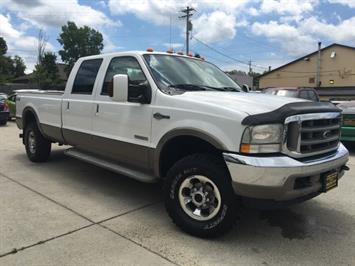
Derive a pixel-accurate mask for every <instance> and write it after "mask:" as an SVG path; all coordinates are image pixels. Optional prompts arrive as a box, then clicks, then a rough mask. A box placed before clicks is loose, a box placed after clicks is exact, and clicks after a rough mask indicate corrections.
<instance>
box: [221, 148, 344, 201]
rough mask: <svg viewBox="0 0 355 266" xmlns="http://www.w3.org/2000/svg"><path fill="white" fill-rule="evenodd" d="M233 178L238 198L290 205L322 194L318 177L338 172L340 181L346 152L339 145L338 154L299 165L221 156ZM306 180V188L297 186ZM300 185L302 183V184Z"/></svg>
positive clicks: (287, 159) (285, 158) (291, 161)
mask: <svg viewBox="0 0 355 266" xmlns="http://www.w3.org/2000/svg"><path fill="white" fill-rule="evenodd" d="M223 156H224V160H225V162H226V164H227V167H228V169H229V172H230V175H231V177H232V184H233V189H234V191H235V193H236V194H237V195H239V196H243V197H248V198H254V199H268V200H275V201H289V200H293V199H297V198H303V197H306V196H308V195H312V194H317V192H320V191H321V187H322V184H321V178H320V176H321V174H322V173H326V172H328V171H331V170H335V169H337V170H338V171H339V178H340V177H341V176H342V175H343V174H344V170H343V166H345V164H346V162H347V161H348V157H349V152H348V150H347V149H346V148H345V147H344V146H343V144H340V145H339V147H338V149H337V151H336V152H335V153H333V154H331V155H327V156H325V157H322V158H319V159H315V160H310V161H300V160H296V159H293V158H291V157H288V156H284V155H283V156H273V157H256V156H245V155H241V154H234V153H223ZM303 179H306V180H307V183H306V185H305V186H297V185H296V183H297V182H299V181H303ZM301 184H302V182H301Z"/></svg>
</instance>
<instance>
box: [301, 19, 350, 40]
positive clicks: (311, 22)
mask: <svg viewBox="0 0 355 266" xmlns="http://www.w3.org/2000/svg"><path fill="white" fill-rule="evenodd" d="M299 28H300V31H301V32H304V33H307V34H309V35H313V36H319V37H321V38H325V39H328V40H331V41H333V42H355V30H354V29H355V17H352V18H350V19H346V20H343V21H342V22H340V23H338V24H327V23H326V22H323V21H319V20H317V19H316V18H315V17H312V18H308V19H305V20H303V21H302V22H301V23H300V27H299Z"/></svg>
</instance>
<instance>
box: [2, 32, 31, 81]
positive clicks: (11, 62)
mask: <svg viewBox="0 0 355 266" xmlns="http://www.w3.org/2000/svg"><path fill="white" fill-rule="evenodd" d="M6 52H7V44H6V41H5V39H4V38H2V37H0V84H2V83H5V82H9V81H11V80H12V79H14V78H17V77H19V76H22V75H24V74H25V72H24V71H25V69H26V66H25V63H24V61H23V59H22V58H21V57H19V56H18V55H15V56H14V58H11V57H10V56H6Z"/></svg>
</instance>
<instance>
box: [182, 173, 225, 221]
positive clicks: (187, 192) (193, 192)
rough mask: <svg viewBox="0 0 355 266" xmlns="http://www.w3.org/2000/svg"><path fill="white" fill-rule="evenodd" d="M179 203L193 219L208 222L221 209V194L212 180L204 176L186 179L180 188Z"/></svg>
mask: <svg viewBox="0 0 355 266" xmlns="http://www.w3.org/2000/svg"><path fill="white" fill-rule="evenodd" d="M179 202H180V205H181V207H182V209H183V210H184V212H185V213H186V214H187V215H189V216H190V217H191V218H193V219H196V220H199V221H207V220H210V219H212V218H213V217H215V216H216V215H217V213H218V211H219V210H220V208H221V194H220V192H219V190H218V188H217V186H216V185H215V183H213V181H212V180H211V179H209V178H208V177H206V176H202V175H194V176H190V177H188V178H186V179H185V180H184V181H183V182H182V183H181V185H180V188H179Z"/></svg>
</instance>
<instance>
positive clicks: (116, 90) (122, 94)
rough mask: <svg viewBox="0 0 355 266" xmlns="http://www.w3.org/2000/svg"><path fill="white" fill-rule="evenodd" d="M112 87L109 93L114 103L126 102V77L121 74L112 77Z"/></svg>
mask: <svg viewBox="0 0 355 266" xmlns="http://www.w3.org/2000/svg"><path fill="white" fill-rule="evenodd" d="M112 87H113V88H112V93H109V94H110V97H111V98H112V100H113V101H115V102H127V99H128V76H127V75H122V74H118V75H114V76H113V84H112Z"/></svg>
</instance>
